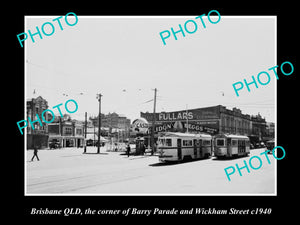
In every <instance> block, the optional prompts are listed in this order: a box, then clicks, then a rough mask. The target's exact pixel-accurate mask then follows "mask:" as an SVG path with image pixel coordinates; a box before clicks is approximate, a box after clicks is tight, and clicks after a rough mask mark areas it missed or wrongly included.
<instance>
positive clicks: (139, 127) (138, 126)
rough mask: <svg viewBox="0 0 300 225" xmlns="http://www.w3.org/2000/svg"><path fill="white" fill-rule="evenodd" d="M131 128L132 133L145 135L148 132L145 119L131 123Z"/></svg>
mask: <svg viewBox="0 0 300 225" xmlns="http://www.w3.org/2000/svg"><path fill="white" fill-rule="evenodd" d="M132 128H133V130H134V131H137V132H139V133H144V134H145V133H147V131H148V128H149V123H148V121H147V120H146V119H145V118H138V119H135V120H134V121H133V122H132Z"/></svg>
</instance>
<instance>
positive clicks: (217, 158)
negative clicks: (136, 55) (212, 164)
mask: <svg viewBox="0 0 300 225" xmlns="http://www.w3.org/2000/svg"><path fill="white" fill-rule="evenodd" d="M248 157H249V155H247V156H234V157H213V158H212V160H214V161H232V160H236V159H241V158H248Z"/></svg>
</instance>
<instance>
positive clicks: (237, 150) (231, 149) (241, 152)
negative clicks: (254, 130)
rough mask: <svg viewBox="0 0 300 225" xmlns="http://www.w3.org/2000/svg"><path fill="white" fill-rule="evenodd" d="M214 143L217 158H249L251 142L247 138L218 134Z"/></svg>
mask: <svg viewBox="0 0 300 225" xmlns="http://www.w3.org/2000/svg"><path fill="white" fill-rule="evenodd" d="M214 143H215V146H214V155H215V156H216V157H234V156H247V155H248V154H249V153H250V140H249V138H248V137H247V136H241V135H233V134H218V135H216V136H215V138H214Z"/></svg>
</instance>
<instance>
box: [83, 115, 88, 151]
mask: <svg viewBox="0 0 300 225" xmlns="http://www.w3.org/2000/svg"><path fill="white" fill-rule="evenodd" d="M84 131H85V132H84V151H83V153H86V132H87V112H85V121H84Z"/></svg>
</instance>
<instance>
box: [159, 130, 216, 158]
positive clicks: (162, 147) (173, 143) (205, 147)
mask: <svg viewBox="0 0 300 225" xmlns="http://www.w3.org/2000/svg"><path fill="white" fill-rule="evenodd" d="M212 144H213V142H212V136H211V135H208V134H189V133H177V132H166V133H164V134H163V135H162V136H160V137H158V145H157V149H158V153H159V161H160V162H168V161H182V160H187V159H199V158H208V157H210V156H211V155H212Z"/></svg>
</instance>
